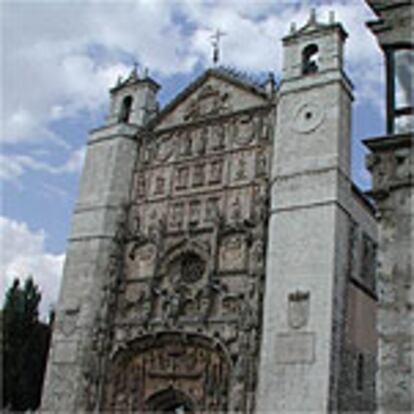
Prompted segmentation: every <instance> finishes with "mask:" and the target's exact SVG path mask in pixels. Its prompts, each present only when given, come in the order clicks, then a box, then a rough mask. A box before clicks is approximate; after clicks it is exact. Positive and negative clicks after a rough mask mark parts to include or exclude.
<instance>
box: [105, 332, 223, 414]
mask: <svg viewBox="0 0 414 414" xmlns="http://www.w3.org/2000/svg"><path fill="white" fill-rule="evenodd" d="M229 371H230V363H229V361H228V359H227V357H226V354H225V353H224V352H223V351H222V350H221V349H220V348H218V347H217V346H216V345H215V344H214V343H213V342H212V343H211V344H210V343H209V342H208V341H207V340H206V339H205V338H202V337H199V338H198V337H196V336H195V335H190V336H187V337H184V336H181V335H180V334H179V333H161V334H158V335H157V337H142V338H140V339H138V340H136V341H135V342H134V343H133V344H131V345H130V347H129V348H128V349H126V350H124V351H121V353H120V355H118V356H117V358H116V360H114V361H113V362H112V363H111V366H110V371H109V375H108V380H107V385H106V388H105V404H104V405H105V411H108V412H136V411H139V412H167V411H169V410H170V409H172V408H171V407H173V408H174V407H176V405H177V404H178V403H180V404H181V405H182V406H183V407H185V408H186V409H188V410H191V411H192V412H199V411H209V412H219V411H224V410H226V409H227V404H228V401H227V398H228V387H229ZM180 404H178V405H180Z"/></svg>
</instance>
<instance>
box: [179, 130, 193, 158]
mask: <svg viewBox="0 0 414 414" xmlns="http://www.w3.org/2000/svg"><path fill="white" fill-rule="evenodd" d="M180 141H181V151H180V153H181V155H183V156H190V155H191V154H192V152H193V138H192V136H191V131H190V130H187V131H185V132H184V133H183V134H182V135H181V136H180Z"/></svg>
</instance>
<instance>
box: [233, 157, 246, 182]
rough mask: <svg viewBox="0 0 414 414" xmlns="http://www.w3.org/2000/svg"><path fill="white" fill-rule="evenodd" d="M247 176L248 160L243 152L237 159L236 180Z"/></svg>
mask: <svg viewBox="0 0 414 414" xmlns="http://www.w3.org/2000/svg"><path fill="white" fill-rule="evenodd" d="M245 178H246V160H245V159H244V156H243V155H242V154H241V155H239V157H238V159H237V161H236V172H235V179H236V181H239V180H244V179H245Z"/></svg>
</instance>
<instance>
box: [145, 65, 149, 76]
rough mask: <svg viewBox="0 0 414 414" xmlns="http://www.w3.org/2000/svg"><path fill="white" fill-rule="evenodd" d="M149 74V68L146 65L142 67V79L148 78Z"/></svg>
mask: <svg viewBox="0 0 414 414" xmlns="http://www.w3.org/2000/svg"><path fill="white" fill-rule="evenodd" d="M148 76H149V69H148V68H147V67H145V68H144V79H146V78H148Z"/></svg>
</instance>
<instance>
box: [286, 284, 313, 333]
mask: <svg viewBox="0 0 414 414" xmlns="http://www.w3.org/2000/svg"><path fill="white" fill-rule="evenodd" d="M309 310H310V293H309V292H301V291H299V290H297V291H296V292H293V293H290V294H289V297H288V322H289V326H290V327H291V328H293V329H300V328H303V327H304V326H306V324H307V323H308V320H309Z"/></svg>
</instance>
